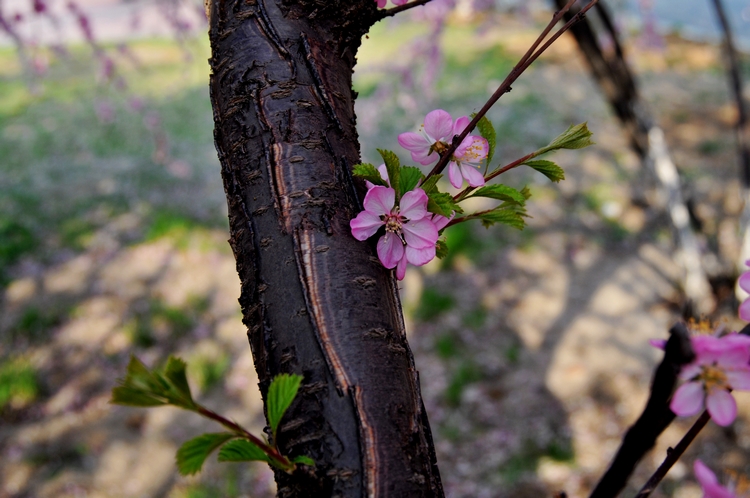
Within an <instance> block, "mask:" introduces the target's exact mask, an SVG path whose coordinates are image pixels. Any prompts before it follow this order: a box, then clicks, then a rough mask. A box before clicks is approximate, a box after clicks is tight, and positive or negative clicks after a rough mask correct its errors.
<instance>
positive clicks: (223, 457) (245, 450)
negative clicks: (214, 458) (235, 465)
mask: <svg viewBox="0 0 750 498" xmlns="http://www.w3.org/2000/svg"><path fill="white" fill-rule="evenodd" d="M253 460H257V461H261V462H270V461H271V459H270V458H269V457H268V455H266V454H265V452H264V451H263V450H262V449H260V447H259V446H256V445H255V444H253V443H252V442H251V441H248V440H247V439H235V440H234V441H229V442H228V443H227V444H225V445H224V446H222V447H221V449H220V450H219V461H220V462H249V461H253Z"/></svg>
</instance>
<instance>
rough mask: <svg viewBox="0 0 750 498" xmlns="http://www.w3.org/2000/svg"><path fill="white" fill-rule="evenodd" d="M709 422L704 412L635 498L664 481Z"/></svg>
mask: <svg viewBox="0 0 750 498" xmlns="http://www.w3.org/2000/svg"><path fill="white" fill-rule="evenodd" d="M709 420H711V415H709V414H708V411H704V412H703V414H702V415H701V416H700V418H698V420H696V421H695V423H694V424H693V426H692V427H691V428H690V430H689V431H687V433H686V434H685V435H684V436H683V438H682V439H681V440H680V442H679V443H678V444H677V446H675V447H674V448H670V449H669V450H667V458H665V459H664V461H663V462H662V464H661V465H659V468H658V469H656V472H654V474H653V475H652V476H651V477H650V478H649V480H648V481H646V484H644V485H643V487H642V488H641V490H640V491H638V494H637V495H635V498H646V497H647V496H648V495H650V494H651V492H652V491H653V490H654V489H656V486H658V485H659V483H660V482H661V480H662V479H664V476H665V475H667V472H669V469H671V468H672V465H674V464H675V462H676V461H677V460H678V459H679V458H680V457H681V456H682V454H683V453H685V450H686V449H687V447H688V446H689V445H690V443H692V442H693V439H695V436H697V435H698V433H699V432H700V431H701V429H703V428H704V427H705V426H706V424H707V423H708V421H709Z"/></svg>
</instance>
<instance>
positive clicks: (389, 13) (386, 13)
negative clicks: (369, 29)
mask: <svg viewBox="0 0 750 498" xmlns="http://www.w3.org/2000/svg"><path fill="white" fill-rule="evenodd" d="M431 1H432V0H414V1H413V2H409V3H406V4H404V5H399V6H396V7H391V8H390V9H383V10H381V11H380V16H379V17H380V19H385V18H386V17H393V16H395V15H396V14H398V13H400V12H404V11H405V10H409V9H413V8H414V7H419V6H420V5H424V4H426V3H430V2H431Z"/></svg>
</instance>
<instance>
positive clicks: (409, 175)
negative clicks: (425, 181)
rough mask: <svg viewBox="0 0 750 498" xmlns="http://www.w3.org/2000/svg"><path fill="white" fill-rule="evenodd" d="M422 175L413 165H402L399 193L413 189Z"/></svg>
mask: <svg viewBox="0 0 750 498" xmlns="http://www.w3.org/2000/svg"><path fill="white" fill-rule="evenodd" d="M422 178H424V175H423V174H422V172H421V171H419V168H415V167H414V166H404V167H403V168H401V195H404V194H405V193H407V192H408V191H410V190H414V187H416V186H417V184H418V183H419V182H420V181H422Z"/></svg>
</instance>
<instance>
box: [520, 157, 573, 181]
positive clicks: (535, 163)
mask: <svg viewBox="0 0 750 498" xmlns="http://www.w3.org/2000/svg"><path fill="white" fill-rule="evenodd" d="M523 164H525V165H526V166H530V167H532V168H534V169H535V170H537V171H538V172H540V173H541V174H543V175H544V176H546V177H547V178H549V179H550V180H552V181H553V182H555V183H557V182H559V181H560V180H565V172H564V171H563V169H562V168H561V167H560V166H558V165H557V164H555V163H553V162H552V161H547V160H545V159H535V160H532V161H526V162H525V163H523Z"/></svg>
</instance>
